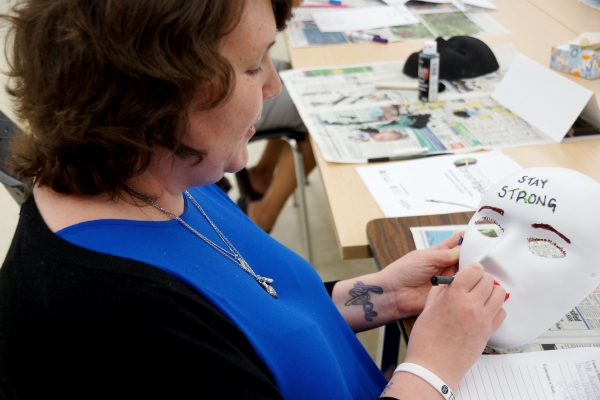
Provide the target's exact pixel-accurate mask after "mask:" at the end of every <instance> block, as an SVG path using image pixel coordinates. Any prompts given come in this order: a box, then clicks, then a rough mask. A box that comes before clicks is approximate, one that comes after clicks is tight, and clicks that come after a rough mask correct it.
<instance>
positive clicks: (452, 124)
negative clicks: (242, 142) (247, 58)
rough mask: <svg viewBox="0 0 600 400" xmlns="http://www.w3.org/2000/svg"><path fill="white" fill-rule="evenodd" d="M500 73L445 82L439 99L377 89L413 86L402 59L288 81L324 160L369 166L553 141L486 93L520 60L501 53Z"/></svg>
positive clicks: (292, 74) (300, 73)
mask: <svg viewBox="0 0 600 400" xmlns="http://www.w3.org/2000/svg"><path fill="white" fill-rule="evenodd" d="M496 54H497V58H498V59H499V63H500V64H501V68H500V69H499V70H498V71H496V72H494V73H492V74H488V75H485V76H482V77H479V78H475V79H470V80H458V81H451V82H448V81H444V84H445V85H446V88H447V89H446V90H445V91H444V92H442V93H441V94H440V96H439V101H437V102H434V103H422V102H419V101H418V94H417V91H416V90H388V89H385V90H378V89H375V83H411V84H414V83H416V79H412V78H409V77H407V76H406V75H404V74H403V73H402V68H403V63H402V62H386V63H373V64H363V65H351V66H342V67H339V66H338V67H331V68H327V67H323V68H318V69H304V70H289V71H284V72H282V73H281V77H282V80H283V82H284V83H285V85H286V88H287V89H288V92H289V93H290V96H291V98H292V100H293V101H294V104H295V105H296V107H297V108H298V111H299V113H300V116H301V117H302V120H303V121H304V123H305V124H306V126H307V128H308V130H309V132H310V134H311V137H312V138H313V139H314V141H315V142H316V143H317V145H318V146H319V149H320V150H321V153H322V155H323V157H324V158H325V160H327V161H330V162H340V163H364V162H367V161H368V159H371V158H378V157H389V156H394V155H396V154H399V153H402V152H403V151H406V150H407V149H411V150H412V149H423V150H422V151H425V152H426V153H429V154H437V153H456V152H469V151H475V150H480V149H492V148H504V147H518V146H526V145H539V144H544V143H553V141H552V140H551V139H550V138H548V137H547V136H545V135H544V134H543V133H541V132H540V131H538V130H537V129H535V128H533V127H532V126H530V125H529V124H528V123H526V122H525V121H524V120H522V119H521V118H519V117H518V116H517V115H516V114H514V113H512V112H510V110H507V109H505V108H504V107H502V106H500V105H499V104H498V103H496V102H495V101H494V100H492V99H491V98H490V97H489V95H490V94H491V92H492V91H493V90H494V88H495V87H496V85H497V84H498V82H499V81H500V79H501V77H502V75H503V73H504V71H505V70H506V69H507V67H508V65H509V64H510V62H511V61H512V59H513V58H514V55H515V51H514V47H512V46H504V47H503V48H501V49H498V50H497V51H496Z"/></svg>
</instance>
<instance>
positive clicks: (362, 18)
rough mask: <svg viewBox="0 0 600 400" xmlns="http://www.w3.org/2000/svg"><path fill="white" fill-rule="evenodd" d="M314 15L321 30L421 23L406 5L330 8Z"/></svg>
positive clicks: (363, 28)
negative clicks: (333, 9)
mask: <svg viewBox="0 0 600 400" xmlns="http://www.w3.org/2000/svg"><path fill="white" fill-rule="evenodd" d="M312 16H313V18H314V20H315V23H316V24H317V27H318V28H319V30H320V31H321V32H346V31H362V30H365V29H375V28H385V27H388V26H402V25H416V24H418V23H419V20H418V19H417V18H416V17H415V16H414V15H412V13H411V12H410V11H408V8H406V7H405V6H397V7H385V6H382V7H364V8H351V9H343V10H339V11H331V10H330V11H329V12H315V13H314V14H312Z"/></svg>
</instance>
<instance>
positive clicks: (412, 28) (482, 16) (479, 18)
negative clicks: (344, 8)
mask: <svg viewBox="0 0 600 400" xmlns="http://www.w3.org/2000/svg"><path fill="white" fill-rule="evenodd" d="M344 4H346V5H348V6H350V7H361V8H362V7H374V6H381V5H382V4H381V2H379V1H377V0H346V1H344ZM407 7H408V9H409V11H410V12H411V13H412V15H414V16H415V17H416V18H417V20H418V22H419V23H418V24H417V25H404V26H394V27H388V28H379V29H367V30H365V31H364V32H366V33H370V34H373V35H379V36H381V37H384V38H386V39H388V41H390V42H397V41H405V40H423V39H435V38H436V37H438V36H441V37H450V36H459V35H466V36H482V35H488V36H490V35H505V34H508V33H510V32H509V31H508V30H507V29H505V28H504V27H503V26H502V25H500V24H499V23H498V22H497V21H496V20H494V18H493V17H492V16H491V15H490V14H488V13H486V12H485V10H484V9H482V8H479V7H471V6H468V7H467V10H466V11H465V12H461V11H460V10H458V9H457V8H456V7H454V6H453V5H452V4H449V3H446V4H441V3H440V4H433V3H420V2H412V3H410V4H407ZM335 11H339V10H338V9H336V8H310V7H307V8H302V7H301V8H296V9H295V10H294V15H293V17H292V19H291V20H290V22H289V23H288V28H287V34H288V38H289V41H290V45H291V46H292V47H294V48H301V47H310V46H323V45H327V44H350V43H354V41H353V40H352V39H350V38H348V37H347V36H346V35H344V34H343V32H322V31H321V30H319V28H318V27H317V24H316V23H315V19H314V17H313V15H314V14H316V13H319V14H321V13H331V12H335Z"/></svg>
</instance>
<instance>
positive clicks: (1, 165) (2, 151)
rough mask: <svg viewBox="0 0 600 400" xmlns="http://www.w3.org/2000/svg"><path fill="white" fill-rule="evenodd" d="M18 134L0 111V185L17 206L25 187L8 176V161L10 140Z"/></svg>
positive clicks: (13, 125) (20, 201)
mask: <svg viewBox="0 0 600 400" xmlns="http://www.w3.org/2000/svg"><path fill="white" fill-rule="evenodd" d="M18 132H19V128H17V125H15V123H14V122H12V121H11V120H10V119H9V118H8V117H7V116H6V115H5V114H4V113H3V112H1V111H0V183H1V184H3V185H4V187H6V189H7V190H8V192H9V193H10V195H11V196H12V197H13V199H15V201H16V202H17V204H19V205H21V203H23V198H24V196H25V187H24V186H23V183H22V182H20V181H19V180H18V179H16V178H15V177H14V176H12V175H11V174H10V171H9V169H8V165H7V163H8V160H10V157H11V154H10V150H9V145H10V141H11V139H12V138H13V137H14V136H15V135H16V134H17V133H18Z"/></svg>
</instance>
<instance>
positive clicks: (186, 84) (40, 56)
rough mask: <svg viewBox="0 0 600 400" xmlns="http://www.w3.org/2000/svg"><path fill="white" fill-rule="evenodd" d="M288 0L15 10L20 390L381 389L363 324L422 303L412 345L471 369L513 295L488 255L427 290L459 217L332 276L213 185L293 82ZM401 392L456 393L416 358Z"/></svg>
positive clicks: (3, 350) (3, 306)
mask: <svg viewBox="0 0 600 400" xmlns="http://www.w3.org/2000/svg"><path fill="white" fill-rule="evenodd" d="M289 3H290V2H288V1H277V0H272V1H269V0H254V1H247V2H246V1H243V0H239V1H233V0H232V1H220V2H215V1H209V0H196V1H192V0H190V1H184V2H182V1H178V0H152V1H144V2H140V1H138V0H121V1H119V2H107V1H104V0H86V1H82V0H52V1H48V0H30V1H28V2H26V3H24V4H23V5H22V6H21V8H20V10H19V11H18V12H17V14H16V16H15V17H14V18H11V19H12V21H13V23H14V39H15V43H14V53H13V60H12V63H13V66H12V75H13V79H14V81H13V84H12V89H11V93H12V94H13V96H15V99H16V102H17V111H18V112H19V115H20V116H21V118H23V119H24V120H26V121H27V123H28V124H29V127H30V129H31V135H24V136H22V137H21V138H20V139H18V140H17V141H16V143H15V145H14V147H13V149H14V152H15V154H16V158H15V163H14V164H15V170H16V171H17V173H18V174H19V177H20V178H22V179H25V180H27V181H28V182H29V184H30V188H31V189H32V190H31V193H30V196H29V199H28V201H27V202H26V203H25V204H24V205H23V209H22V211H21V218H20V221H19V226H18V228H17V232H16V233H15V238H14V240H13V244H12V246H11V249H10V251H9V254H8V256H7V258H6V260H5V262H4V264H3V267H2V269H0V331H1V332H2V335H0V375H1V377H0V384H1V392H2V394H3V397H7V398H39V397H41V396H45V397H51V396H52V395H53V394H55V395H56V396H59V397H60V398H90V397H91V398H95V397H98V398H107V397H133V396H135V397H136V398H142V397H167V396H168V397H169V398H187V397H194V398H197V397H200V398H207V397H215V398H245V399H246V398H250V399H251V398H281V397H284V398H335V399H340V398H376V397H377V396H378V395H379V393H380V392H381V391H382V390H384V387H385V386H386V382H385V380H384V378H383V376H382V375H381V373H380V372H379V371H378V370H377V369H376V367H375V365H374V364H373V362H372V361H371V360H370V358H369V357H368V355H367V354H366V353H365V351H364V349H362V347H361V346H360V344H359V342H358V341H357V340H356V337H355V336H354V334H353V332H357V331H361V330H365V329H371V328H374V327H377V326H380V325H382V324H385V323H388V322H390V321H393V320H396V319H399V318H402V317H405V316H408V315H414V314H417V313H419V312H421V311H422V310H423V308H424V307H425V311H424V312H423V314H422V315H421V317H420V318H419V321H418V323H417V324H416V325H415V328H414V331H413V335H412V336H411V343H410V346H409V349H408V355H407V361H410V362H412V363H416V364H419V365H421V366H422V367H425V368H428V369H429V370H431V371H432V372H433V373H435V374H436V375H438V376H439V377H440V378H441V379H443V380H444V381H445V382H446V383H447V384H448V385H449V386H450V387H451V388H456V386H457V384H458V382H459V380H460V379H461V377H462V375H463V374H464V373H465V371H467V369H468V368H469V367H470V365H472V363H473V362H474V361H475V359H476V358H477V357H478V355H479V354H480V353H481V350H482V349H483V347H484V345H485V342H486V340H487V338H488V337H489V336H490V335H491V333H492V332H493V331H494V330H495V329H496V328H497V327H498V326H499V324H500V323H501V321H502V319H503V317H504V312H503V311H502V310H501V304H502V301H503V299H504V291H503V290H502V289H501V288H498V287H494V286H493V279H492V278H491V276H489V275H487V274H484V273H483V270H482V267H481V266H479V265H474V264H473V265H470V266H468V267H465V268H464V269H463V270H461V271H460V272H459V273H458V275H457V277H456V279H455V281H454V282H453V284H452V285H450V286H449V287H448V288H447V289H445V290H441V289H437V290H435V289H434V290H431V291H430V285H429V283H428V278H429V277H430V276H431V275H434V274H446V275H448V274H452V273H454V272H455V271H456V264H457V261H458V248H457V247H456V245H457V242H458V236H455V237H453V238H451V239H449V240H448V241H446V242H445V243H443V244H442V245H441V246H439V247H437V248H435V249H433V250H428V251H422V252H414V253H410V254H408V255H407V256H405V257H403V258H402V259H400V260H398V261H397V262H395V263H394V264H392V265H391V266H389V267H388V268H386V269H384V270H383V271H381V272H378V273H376V274H371V275H367V276H363V277H360V278H357V279H353V280H349V281H341V282H337V283H334V284H327V285H326V287H323V285H322V283H321V282H320V279H319V277H318V275H317V274H316V273H315V272H314V270H313V269H312V268H311V267H310V265H308V264H306V263H305V262H304V261H303V260H302V259H301V258H300V257H298V256H296V255H294V254H293V253H291V252H290V251H288V250H287V249H285V248H283V247H282V246H281V245H279V244H278V243H277V242H275V241H273V240H272V239H270V238H269V237H268V235H267V234H266V233H264V232H263V231H262V230H260V229H259V228H258V227H257V226H256V225H255V224H253V223H252V222H251V221H250V220H249V219H247V218H246V217H245V216H244V215H243V214H242V213H241V211H240V210H239V209H238V208H237V207H236V206H235V204H233V203H232V202H231V201H230V200H229V199H228V198H227V197H226V196H225V195H224V194H223V193H222V192H221V191H220V189H218V188H216V187H215V186H214V185H212V184H213V183H214V182H216V181H218V180H219V179H220V178H221V177H222V176H223V173H224V172H235V171H237V170H239V169H241V168H242V167H243V166H244V165H245V163H246V161H247V152H246V145H247V142H248V139H249V138H250V137H251V136H252V134H253V133H254V124H255V123H256V122H257V121H258V120H259V119H260V115H261V105H262V100H263V99H266V98H269V97H273V96H275V95H277V93H278V92H279V90H280V82H279V78H278V77H277V74H276V73H275V71H274V68H273V65H272V63H271V61H270V59H269V52H268V49H269V47H270V45H271V44H272V43H273V40H274V38H275V34H276V31H277V30H278V29H282V28H283V27H284V24H285V20H286V19H287V18H288V16H289V9H290V4H289ZM188 189H189V191H188ZM325 288H328V290H329V292H330V295H331V297H330V296H329V295H328V293H327V291H326V290H325ZM428 292H429V299H428V302H427V305H425V300H426V297H427V293H428ZM385 393H386V396H394V397H398V398H403V399H404V398H438V397H439V394H438V393H437V391H436V389H435V388H433V387H432V386H430V385H429V384H428V383H426V382H425V381H423V380H422V379H421V378H419V377H418V376H416V375H413V374H411V373H406V372H400V373H397V374H396V375H395V376H394V377H393V378H392V380H391V381H390V382H389V384H388V386H387V388H386V389H385Z"/></svg>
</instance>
